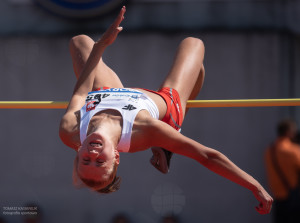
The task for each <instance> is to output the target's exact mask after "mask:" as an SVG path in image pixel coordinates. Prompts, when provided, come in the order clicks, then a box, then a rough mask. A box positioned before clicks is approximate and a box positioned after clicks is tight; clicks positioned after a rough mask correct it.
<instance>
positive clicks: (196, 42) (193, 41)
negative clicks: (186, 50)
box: [181, 37, 204, 51]
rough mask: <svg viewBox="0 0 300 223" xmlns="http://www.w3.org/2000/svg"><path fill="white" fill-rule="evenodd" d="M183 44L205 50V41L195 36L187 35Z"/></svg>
mask: <svg viewBox="0 0 300 223" xmlns="http://www.w3.org/2000/svg"><path fill="white" fill-rule="evenodd" d="M181 44H183V45H186V46H190V47H191V48H192V49H194V50H200V51H204V43H203V41H202V40H201V39H198V38H195V37H187V38H185V39H184V40H182V42H181Z"/></svg>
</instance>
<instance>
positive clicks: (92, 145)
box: [90, 142, 102, 148]
mask: <svg viewBox="0 0 300 223" xmlns="http://www.w3.org/2000/svg"><path fill="white" fill-rule="evenodd" d="M90 146H91V147H94V148H98V147H101V146H102V143H101V142H90Z"/></svg>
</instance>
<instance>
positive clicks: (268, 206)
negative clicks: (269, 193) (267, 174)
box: [255, 199, 273, 214]
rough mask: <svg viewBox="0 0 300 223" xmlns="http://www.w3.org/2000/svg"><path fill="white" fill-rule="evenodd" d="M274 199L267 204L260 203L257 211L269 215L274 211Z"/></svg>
mask: <svg viewBox="0 0 300 223" xmlns="http://www.w3.org/2000/svg"><path fill="white" fill-rule="evenodd" d="M272 203H273V199H270V200H268V201H267V202H266V203H265V204H263V203H262V202H261V203H259V206H257V207H255V209H256V211H257V212H258V213H260V214H269V213H270V211H271V209H272Z"/></svg>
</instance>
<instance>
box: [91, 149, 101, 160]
mask: <svg viewBox="0 0 300 223" xmlns="http://www.w3.org/2000/svg"><path fill="white" fill-rule="evenodd" d="M89 154H90V155H91V156H93V157H95V158H97V157H98V156H99V152H98V151H97V150H94V149H91V150H89Z"/></svg>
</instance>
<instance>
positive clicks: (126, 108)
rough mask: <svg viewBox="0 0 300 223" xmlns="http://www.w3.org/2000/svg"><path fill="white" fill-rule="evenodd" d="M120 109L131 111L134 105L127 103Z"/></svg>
mask: <svg viewBox="0 0 300 223" xmlns="http://www.w3.org/2000/svg"><path fill="white" fill-rule="evenodd" d="M122 109H124V110H128V111H132V110H134V109H136V107H134V106H133V105H131V104H129V105H126V106H124V108H122Z"/></svg>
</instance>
